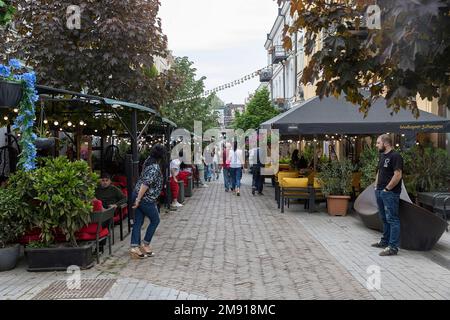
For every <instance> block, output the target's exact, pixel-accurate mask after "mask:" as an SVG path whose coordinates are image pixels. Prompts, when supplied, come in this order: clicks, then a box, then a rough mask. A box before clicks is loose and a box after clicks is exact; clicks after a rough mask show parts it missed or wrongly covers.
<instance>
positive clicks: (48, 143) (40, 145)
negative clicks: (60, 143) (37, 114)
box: [34, 138, 55, 150]
mask: <svg viewBox="0 0 450 320" xmlns="http://www.w3.org/2000/svg"><path fill="white" fill-rule="evenodd" d="M34 144H35V145H36V149H38V150H47V149H50V148H53V147H54V146H55V138H37V139H36V142H35V143H34Z"/></svg>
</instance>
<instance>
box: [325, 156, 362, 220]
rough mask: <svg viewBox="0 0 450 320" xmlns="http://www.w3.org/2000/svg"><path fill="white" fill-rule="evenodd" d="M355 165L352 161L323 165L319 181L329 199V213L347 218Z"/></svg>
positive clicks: (332, 162)
mask: <svg viewBox="0 0 450 320" xmlns="http://www.w3.org/2000/svg"><path fill="white" fill-rule="evenodd" d="M353 169H354V168H353V164H352V163H351V161H350V160H348V159H345V160H341V161H331V162H327V163H324V164H322V167H321V172H320V173H319V174H318V179H319V181H320V184H321V188H322V192H323V193H324V194H325V196H326V197H327V207H328V213H329V214H330V215H332V216H345V215H346V214H347V210H348V202H349V200H350V194H351V190H352V188H351V185H352V172H353Z"/></svg>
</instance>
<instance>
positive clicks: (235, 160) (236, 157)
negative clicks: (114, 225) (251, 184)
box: [230, 149, 244, 168]
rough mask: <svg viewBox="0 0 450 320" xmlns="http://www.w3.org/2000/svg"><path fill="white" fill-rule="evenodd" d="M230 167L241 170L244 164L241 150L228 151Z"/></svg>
mask: <svg viewBox="0 0 450 320" xmlns="http://www.w3.org/2000/svg"><path fill="white" fill-rule="evenodd" d="M230 159H231V163H230V167H231V168H241V167H242V165H243V162H244V157H243V156H242V150H240V149H237V150H236V151H234V150H230Z"/></svg>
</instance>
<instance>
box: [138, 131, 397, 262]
mask: <svg viewBox="0 0 450 320" xmlns="http://www.w3.org/2000/svg"><path fill="white" fill-rule="evenodd" d="M377 147H378V150H379V151H380V161H379V165H378V173H377V176H376V183H375V186H376V187H375V190H374V192H375V194H376V199H377V204H378V209H379V213H380V217H381V219H382V221H383V225H384V232H383V236H382V238H381V240H380V241H379V242H377V243H374V244H373V245H372V246H373V247H376V248H382V249H383V251H382V252H381V253H380V255H381V256H392V255H396V254H397V253H398V247H399V243H400V219H399V212H398V210H399V198H400V193H401V189H402V170H403V159H402V157H401V155H400V154H399V153H398V152H396V151H395V150H394V149H393V147H392V140H391V138H390V137H389V136H388V135H382V136H380V137H379V138H378V140H377ZM166 152H167V151H166V149H165V147H164V146H162V145H159V144H158V145H155V146H154V147H153V148H152V150H151V152H150V156H149V158H148V159H147V160H146V161H145V164H144V169H143V171H142V174H141V176H140V178H139V180H138V181H137V183H136V185H135V188H134V192H133V198H132V201H133V203H134V205H133V209H135V213H134V225H133V231H132V234H131V249H130V254H131V257H132V258H136V259H144V258H147V257H151V256H153V255H154V252H153V249H152V248H151V246H150V243H151V241H152V238H153V235H154V234H155V231H156V228H157V227H158V225H159V222H160V219H159V208H158V205H157V200H158V198H159V196H160V194H161V191H162V189H163V184H164V183H163V181H164V179H163V173H162V170H161V168H162V165H163V160H164V158H165V157H166ZM222 156H223V159H222V165H221V166H222V169H223V176H224V184H225V191H226V192H229V191H230V190H231V191H232V192H234V193H235V194H236V196H240V189H241V179H242V171H243V167H244V164H245V159H244V152H243V151H242V150H241V149H239V148H238V144H237V142H235V143H234V145H233V146H232V145H231V144H230V143H227V144H226V145H224V146H223V153H222ZM249 156H250V164H251V167H250V168H251V173H252V177H253V179H252V194H253V195H255V194H256V193H258V194H261V195H262V191H263V182H264V177H263V176H262V174H261V170H262V167H263V164H262V161H261V159H262V157H263V156H264V154H263V150H261V149H260V148H255V149H252V150H250V152H249ZM293 160H300V159H293ZM176 163H178V162H176ZM298 164H299V165H300V164H301V165H303V163H298ZM178 170H179V168H178V165H172V166H171V171H172V172H171V173H172V175H173V176H175V175H176V174H177V172H178ZM145 217H148V218H149V219H150V224H149V226H148V228H147V230H146V232H145V236H144V239H142V238H141V228H142V225H143V223H144V218H145Z"/></svg>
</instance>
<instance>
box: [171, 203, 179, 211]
mask: <svg viewBox="0 0 450 320" xmlns="http://www.w3.org/2000/svg"><path fill="white" fill-rule="evenodd" d="M177 209H178V208H177V207H175V206H174V205H173V204H171V205H170V207H169V210H170V211H177Z"/></svg>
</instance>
